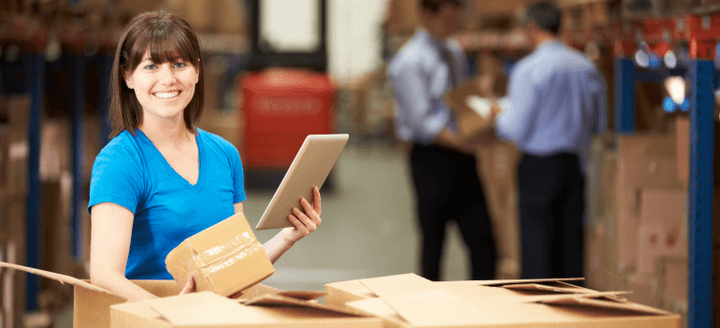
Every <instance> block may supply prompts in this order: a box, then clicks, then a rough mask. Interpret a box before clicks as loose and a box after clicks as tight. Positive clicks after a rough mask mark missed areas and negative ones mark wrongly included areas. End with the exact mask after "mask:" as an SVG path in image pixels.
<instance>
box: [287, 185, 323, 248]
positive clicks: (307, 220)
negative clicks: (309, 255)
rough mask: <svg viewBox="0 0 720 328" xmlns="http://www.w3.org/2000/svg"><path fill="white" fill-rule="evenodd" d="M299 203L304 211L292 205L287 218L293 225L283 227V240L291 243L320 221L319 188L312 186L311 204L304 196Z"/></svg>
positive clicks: (315, 227)
mask: <svg viewBox="0 0 720 328" xmlns="http://www.w3.org/2000/svg"><path fill="white" fill-rule="evenodd" d="M300 204H301V205H302V207H303V209H304V210H305V212H303V211H301V210H300V209H298V208H297V207H293V209H292V213H293V214H290V215H289V216H288V218H289V219H290V222H292V223H293V224H294V225H295V226H294V227H292V228H285V229H283V240H284V241H285V242H287V243H289V244H291V245H292V244H295V242H297V241H298V240H300V239H302V238H303V237H305V236H307V235H309V234H310V233H311V232H313V231H315V230H316V229H317V227H318V226H319V225H320V223H322V219H320V213H321V206H320V190H318V188H317V187H314V188H313V201H312V205H310V202H308V201H307V200H306V199H305V198H301V199H300Z"/></svg>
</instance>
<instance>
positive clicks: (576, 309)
mask: <svg viewBox="0 0 720 328" xmlns="http://www.w3.org/2000/svg"><path fill="white" fill-rule="evenodd" d="M406 277H408V276H406ZM402 278H403V277H401V276H393V277H391V278H390V279H392V281H394V282H395V284H396V285H401V284H403V282H402V281H401V280H402ZM381 280H382V278H376V279H375V282H376V283H377V282H379V281H381ZM522 282H525V283H522ZM528 282H529V283H528ZM409 283H413V284H417V283H418V282H417V281H410V282H409ZM502 283H509V284H511V286H512V287H511V288H519V287H518V286H521V285H524V286H525V287H529V286H535V287H537V286H545V287H541V288H540V289H542V290H543V292H544V293H543V292H541V291H538V292H541V293H540V294H538V293H535V292H524V293H517V292H516V291H512V290H510V289H508V288H505V286H506V285H503V284H502ZM483 284H485V285H483ZM498 284H500V285H499V287H493V286H498ZM546 284H547V285H546ZM552 284H558V282H557V281H552V280H551V279H547V280H535V281H522V280H521V281H514V282H493V281H485V282H482V281H468V282H430V283H428V284H424V285H423V286H422V288H419V289H416V291H414V292H409V293H406V294H394V295H392V296H385V297H364V296H363V295H368V293H367V291H361V290H360V288H358V286H357V285H356V286H355V287H354V288H353V287H352V285H351V284H348V283H347V282H345V283H334V284H327V285H326V289H330V288H328V287H331V288H334V289H335V291H336V292H339V291H341V290H342V289H346V290H353V289H354V290H355V292H359V293H358V294H355V295H353V296H354V297H355V298H359V300H356V301H351V302H349V303H347V304H346V306H348V307H350V308H354V309H356V310H358V311H362V312H364V313H367V314H372V315H375V316H378V317H381V318H382V319H383V320H384V321H385V324H386V325H385V327H581V326H587V327H591V326H592V327H595V326H597V327H603V326H607V327H673V328H675V327H678V326H679V324H680V317H679V316H677V315H672V314H669V313H667V312H664V311H661V310H658V309H654V308H651V307H647V306H643V305H640V304H636V303H630V302H626V301H618V298H617V297H616V296H617V295H618V294H621V293H616V292H610V293H598V292H595V291H592V290H587V289H584V288H580V287H573V286H571V285H568V284H564V283H562V282H559V285H556V286H554V287H555V288H546V287H553V286H552ZM387 285H389V283H388V284H387ZM387 285H386V286H387ZM343 287H346V288H343ZM347 287H350V288H347ZM433 287H434V288H433ZM453 287H454V288H456V289H454V290H453V289H452V288H453ZM458 287H462V288H464V289H469V288H470V287H474V290H473V291H472V292H464V293H458V292H457V291H458V290H460V289H462V288H458ZM525 287H523V288H525ZM531 289H534V287H532V288H531ZM340 293H342V292H340ZM372 293H373V294H375V295H379V294H383V293H384V292H383V291H382V290H377V291H376V290H373V291H372ZM336 296H340V297H342V298H345V299H348V298H349V297H347V295H336ZM608 297H609V298H608ZM331 298H332V295H330V293H329V294H328V296H327V297H326V302H328V301H332V300H331Z"/></svg>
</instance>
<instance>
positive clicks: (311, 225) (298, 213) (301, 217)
mask: <svg viewBox="0 0 720 328" xmlns="http://www.w3.org/2000/svg"><path fill="white" fill-rule="evenodd" d="M293 214H294V215H295V217H296V218H297V219H299V220H300V222H301V223H302V224H303V225H304V226H305V227H306V228H307V229H308V230H309V231H310V232H313V231H315V229H317V225H316V224H315V222H313V220H312V219H310V218H309V217H308V216H307V215H305V213H303V212H302V211H301V210H299V209H298V208H297V207H293Z"/></svg>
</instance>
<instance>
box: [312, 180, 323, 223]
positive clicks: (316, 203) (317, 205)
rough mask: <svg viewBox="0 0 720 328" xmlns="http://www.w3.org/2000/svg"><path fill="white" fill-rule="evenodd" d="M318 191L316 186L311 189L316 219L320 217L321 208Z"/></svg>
mask: <svg viewBox="0 0 720 328" xmlns="http://www.w3.org/2000/svg"><path fill="white" fill-rule="evenodd" d="M320 201H321V200H320V189H318V187H317V186H315V187H314V188H313V207H314V208H313V209H314V210H315V212H316V213H317V215H318V217H319V216H320V212H321V209H322V206H320Z"/></svg>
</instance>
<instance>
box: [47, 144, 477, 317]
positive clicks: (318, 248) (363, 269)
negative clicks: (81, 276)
mask: <svg viewBox="0 0 720 328" xmlns="http://www.w3.org/2000/svg"><path fill="white" fill-rule="evenodd" d="M333 174H335V176H334V177H335V179H336V180H335V181H336V188H335V191H334V192H332V193H323V192H322V190H321V194H323V197H322V218H323V223H322V225H321V226H320V227H319V229H318V230H317V231H316V232H314V233H312V234H311V235H309V236H308V237H306V238H305V239H303V240H301V241H300V242H298V243H297V244H296V245H295V246H294V247H293V248H292V249H290V250H289V251H288V252H287V253H285V254H284V255H283V257H281V258H280V260H278V261H277V262H276V263H275V270H276V272H275V274H273V275H272V276H271V277H270V278H268V279H267V280H265V281H264V282H263V283H264V284H267V285H270V286H273V287H277V288H280V289H284V290H323V289H324V287H323V285H324V284H325V283H329V282H335V281H343V280H350V279H359V278H368V277H377V276H385V275H393V274H401V273H408V272H414V273H418V272H419V264H418V261H419V255H418V249H419V248H418V246H419V244H418V243H419V241H418V230H417V227H416V224H415V222H416V221H415V214H414V213H415V212H414V205H413V204H414V201H413V196H412V189H411V188H412V186H411V184H410V181H409V172H408V167H407V162H406V160H405V158H404V156H403V155H402V154H401V153H400V151H399V150H397V149H395V148H394V147H392V146H389V145H388V144H387V143H384V142H381V141H367V140H366V141H359V140H353V139H352V136H351V141H350V142H349V143H348V145H347V146H346V148H345V149H344V150H343V153H342V154H341V155H340V158H339V160H338V164H337V168H336V170H335V173H333ZM247 196H248V200H247V201H245V203H244V208H245V214H246V216H247V218H248V220H249V221H250V225H251V226H253V227H254V226H255V225H256V224H257V222H258V220H259V219H260V216H261V215H262V213H263V211H264V210H265V207H266V206H267V204H268V203H269V202H270V199H271V198H272V192H262V191H252V190H249V191H248V192H247ZM277 232H278V230H270V231H256V236H257V237H258V239H259V240H260V241H261V242H264V241H266V240H268V239H270V238H271V237H272V236H273V235H275V234H276V233H277ZM443 275H444V279H445V280H463V279H468V275H469V272H468V265H467V257H466V254H465V248H464V245H463V244H462V241H461V239H460V237H459V234H458V232H457V230H456V228H455V227H454V226H453V227H451V228H450V229H449V230H448V238H447V245H446V247H445V260H444V264H443ZM54 327H55V328H65V327H68V328H69V327H72V308H69V309H66V310H65V311H62V312H60V313H58V314H57V315H56V320H55V325H54Z"/></svg>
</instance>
